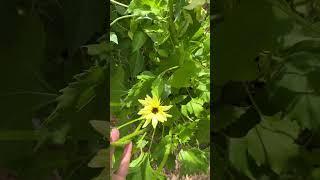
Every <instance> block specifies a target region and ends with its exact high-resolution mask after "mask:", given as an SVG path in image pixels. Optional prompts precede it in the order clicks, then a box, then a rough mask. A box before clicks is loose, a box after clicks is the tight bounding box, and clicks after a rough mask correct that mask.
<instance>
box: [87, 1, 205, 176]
mask: <svg viewBox="0 0 320 180" xmlns="http://www.w3.org/2000/svg"><path fill="white" fill-rule="evenodd" d="M121 3H123V4H120V3H117V2H116V3H114V4H113V5H112V6H111V21H112V22H111V24H110V25H111V32H110V42H111V46H110V49H111V51H110V53H111V55H110V57H111V59H110V80H111V83H110V86H111V92H110V95H111V97H110V99H111V102H110V107H111V114H112V115H113V116H115V117H116V118H117V121H116V124H115V125H116V126H118V128H119V129H120V134H121V136H122V137H123V138H121V139H120V140H118V141H117V142H116V143H113V144H112V145H117V146H116V152H115V164H114V169H116V168H117V166H118V164H117V162H118V161H119V158H120V155H121V152H122V148H121V147H119V145H122V146H123V145H124V144H125V143H126V142H128V140H131V141H133V143H134V145H133V147H134V149H133V159H132V162H131V163H130V170H129V175H128V177H127V178H128V179H165V173H167V172H170V171H173V170H174V167H175V166H174V163H175V160H176V159H177V160H178V161H180V164H181V165H182V167H181V168H182V171H181V173H182V174H193V173H199V172H208V168H209V166H208V165H209V162H208V158H209V150H210V149H209V143H210V142H209V139H208V138H207V137H208V136H209V129H208V126H209V122H210V121H209V118H210V116H209V113H210V108H209V99H210V98H209V96H210V91H209V84H210V83H209V82H210V79H209V78H210V70H209V67H210V62H209V55H210V45H209V44H210V43H209V41H210V36H209V10H208V2H207V1H201V2H198V1H191V2H190V3H189V2H188V1H185V0H180V1H176V0H165V1H155V0H143V1H140V0H132V1H130V2H128V1H127V2H121ZM124 4H127V5H128V6H127V5H124ZM99 48H100V46H98V45H90V46H89V49H92V51H93V52H97V53H95V55H96V56H102V54H103V52H99V50H98V49H99ZM147 95H149V96H153V97H155V96H156V97H159V98H160V99H161V100H162V104H163V105H172V108H171V109H170V110H169V111H168V113H169V114H171V115H172V118H168V121H166V122H165V123H158V125H157V127H156V128H155V129H153V128H152V126H147V127H146V128H142V129H140V128H141V125H142V123H143V122H144V119H137V118H139V115H138V114H137V113H138V111H139V110H140V109H141V108H142V106H141V105H140V103H139V102H138V99H144V98H145V97H146V96H147ZM204 130H205V131H204ZM97 156H100V155H99V154H98V155H97ZM99 161H100V160H97V163H98V162H99ZM165 170H166V171H165Z"/></svg>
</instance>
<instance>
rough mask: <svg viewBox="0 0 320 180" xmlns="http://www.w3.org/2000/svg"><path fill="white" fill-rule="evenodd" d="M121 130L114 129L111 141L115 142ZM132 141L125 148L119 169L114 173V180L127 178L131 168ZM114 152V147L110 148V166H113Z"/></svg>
mask: <svg viewBox="0 0 320 180" xmlns="http://www.w3.org/2000/svg"><path fill="white" fill-rule="evenodd" d="M119 136H120V132H119V130H118V129H115V128H114V129H112V130H111V133H110V142H115V141H117V140H118V139H119ZM131 151H132V142H130V143H129V144H127V145H126V146H125V148H124V151H123V154H122V158H121V162H120V165H119V169H118V171H117V172H116V173H114V174H112V178H111V179H112V180H125V179H126V176H127V174H128V170H129V164H130V159H131ZM113 153H114V148H113V147H111V149H110V160H111V161H110V167H112V156H113Z"/></svg>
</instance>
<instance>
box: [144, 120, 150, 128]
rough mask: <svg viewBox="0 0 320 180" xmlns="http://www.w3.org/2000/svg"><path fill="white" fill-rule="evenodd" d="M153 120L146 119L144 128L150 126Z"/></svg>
mask: <svg viewBox="0 0 320 180" xmlns="http://www.w3.org/2000/svg"><path fill="white" fill-rule="evenodd" d="M150 121H151V119H146V121H145V122H144V124H143V126H142V128H145V127H147V126H148V124H149V123H150Z"/></svg>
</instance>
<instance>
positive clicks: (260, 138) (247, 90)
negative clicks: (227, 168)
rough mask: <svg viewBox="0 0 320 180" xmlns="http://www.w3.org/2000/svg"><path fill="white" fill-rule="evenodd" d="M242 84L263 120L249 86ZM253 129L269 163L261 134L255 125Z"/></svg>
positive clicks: (262, 118)
mask: <svg viewBox="0 0 320 180" xmlns="http://www.w3.org/2000/svg"><path fill="white" fill-rule="evenodd" d="M243 85H244V87H245V89H246V92H247V94H248V96H249V99H250V101H251V103H252V105H253V107H254V109H255V110H256V111H257V112H258V114H259V116H260V118H261V120H262V121H263V120H264V117H263V114H262V112H261V110H260V108H259V106H258V105H257V103H256V102H255V100H254V98H253V96H252V94H251V93H250V91H249V88H248V85H247V84H246V83H243ZM254 130H255V131H256V133H257V136H258V138H259V141H260V142H261V145H262V147H263V152H264V153H265V157H266V164H268V165H269V158H268V153H267V148H266V146H265V144H264V142H263V140H262V137H261V134H260V132H259V130H258V128H257V126H256V127H255V128H254Z"/></svg>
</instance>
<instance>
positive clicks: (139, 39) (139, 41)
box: [132, 31, 147, 52]
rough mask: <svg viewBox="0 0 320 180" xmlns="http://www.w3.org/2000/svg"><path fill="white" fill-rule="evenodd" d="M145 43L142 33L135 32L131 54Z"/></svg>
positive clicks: (145, 37)
mask: <svg viewBox="0 0 320 180" xmlns="http://www.w3.org/2000/svg"><path fill="white" fill-rule="evenodd" d="M146 41H147V35H146V34H145V33H144V32H142V31H137V32H135V34H134V36H133V40H132V52H135V51H137V50H139V49H140V48H141V47H142V46H143V45H144V43H145V42H146Z"/></svg>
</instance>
